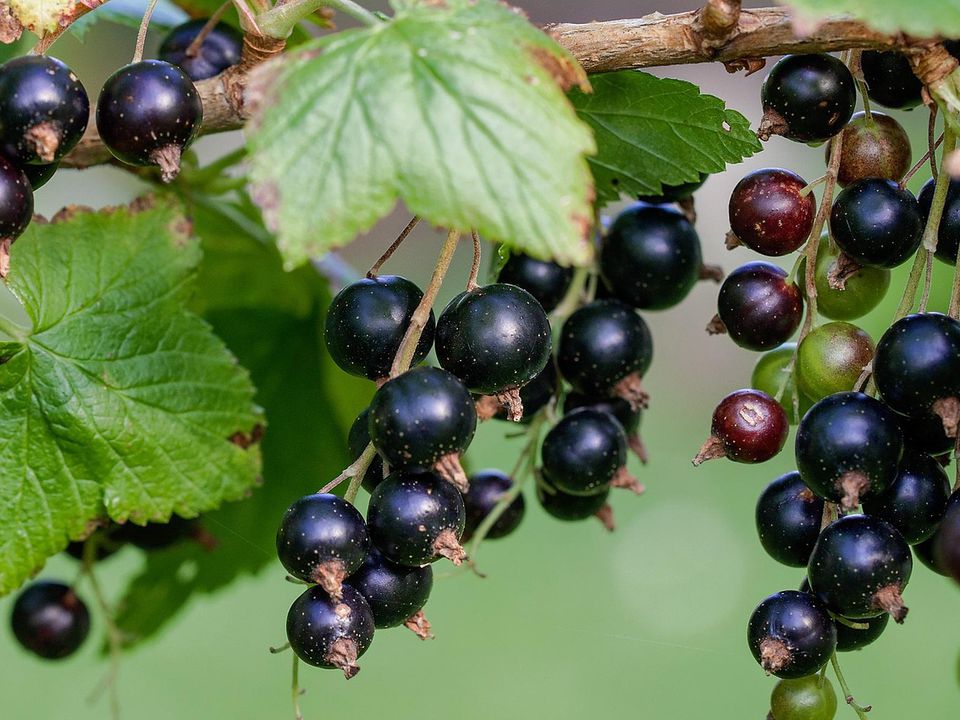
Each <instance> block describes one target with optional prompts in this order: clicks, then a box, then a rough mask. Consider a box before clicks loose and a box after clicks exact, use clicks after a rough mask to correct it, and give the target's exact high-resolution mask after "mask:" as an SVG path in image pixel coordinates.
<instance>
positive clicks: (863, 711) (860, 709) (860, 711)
mask: <svg viewBox="0 0 960 720" xmlns="http://www.w3.org/2000/svg"><path fill="white" fill-rule="evenodd" d="M830 665H831V666H832V667H833V672H834V674H835V675H836V676H837V682H838V683H840V690H841V691H842V692H843V698H844V700H846V702H847V705H849V706H850V707H851V708H853V711H854V712H855V713H856V714H857V717H858V718H860V720H867V713H868V712H869V711H870V709H871V708H870V706H869V705H867V706H863V705H860V704H858V703H857V701H856V700H854V698H853V694H852V693H851V692H850V686H849V685H847V679H846V678H845V677H844V676H843V671H842V670H841V669H840V660H839V659H838V658H837V653H836V652H834V653H833V655H831V656H830Z"/></svg>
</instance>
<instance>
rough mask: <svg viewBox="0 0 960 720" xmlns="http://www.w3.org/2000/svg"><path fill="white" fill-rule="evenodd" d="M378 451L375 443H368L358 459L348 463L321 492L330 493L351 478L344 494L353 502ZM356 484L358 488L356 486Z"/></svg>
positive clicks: (345, 497)
mask: <svg viewBox="0 0 960 720" xmlns="http://www.w3.org/2000/svg"><path fill="white" fill-rule="evenodd" d="M376 454H377V451H376V449H375V448H374V447H373V443H368V444H367V446H366V447H365V448H364V449H363V452H362V453H361V454H360V457H358V458H357V459H356V460H354V461H353V462H352V463H351V464H350V465H348V466H347V467H346V468H345V469H344V471H343V472H342V473H340V474H339V475H337V476H336V477H335V478H334V479H333V480H331V481H330V482H328V483H327V484H326V485H324V486H323V487H322V488H320V492H321V493H328V492H331V491H332V490H334V489H335V488H336V487H338V486H339V485H340V483H342V482H343V481H344V480H346V479H347V478H350V479H351V483H350V487H349V488H347V492H346V494H345V495H344V499H346V500H347V501H348V502H353V501H354V499H355V498H356V497H357V490H358V489H359V487H360V483H362V482H363V476H364V475H365V474H366V472H367V468H369V467H370V463H372V462H373V458H374V456H376ZM354 484H356V488H354ZM351 489H353V495H352V496H351V495H350V490H351Z"/></svg>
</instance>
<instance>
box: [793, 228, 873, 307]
mask: <svg viewBox="0 0 960 720" xmlns="http://www.w3.org/2000/svg"><path fill="white" fill-rule="evenodd" d="M806 272H807V265H806V259H803V258H801V260H800V265H799V267H798V270H797V277H800V278H802V277H806ZM814 282H815V284H816V287H817V312H819V313H820V314H821V315H823V316H824V317H825V318H829V319H830V320H856V319H857V318H859V317H863V316H864V315H866V314H867V313H868V312H870V311H871V310H873V309H874V308H875V307H876V306H877V305H879V304H880V301H881V300H883V297H884V295H886V294H887V289H888V288H889V287H890V271H889V270H887V269H886V268H877V267H860V266H858V265H857V264H856V263H853V264H851V261H850V260H849V258H847V257H846V256H845V255H844V256H842V257H841V253H840V249H839V248H837V247H835V246H833V244H832V243H831V242H830V239H829V238H828V237H827V236H826V235H824V236H823V237H822V238H821V239H820V244H819V245H818V246H817V264H816V267H815V268H814Z"/></svg>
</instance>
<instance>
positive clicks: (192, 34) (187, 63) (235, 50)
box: [157, 18, 243, 82]
mask: <svg viewBox="0 0 960 720" xmlns="http://www.w3.org/2000/svg"><path fill="white" fill-rule="evenodd" d="M208 20H209V18H201V19H199V20H190V21H189V22H185V23H183V24H182V25H177V27H175V28H173V29H172V30H171V31H170V32H169V34H168V35H167V37H165V38H164V40H163V42H162V43H160V49H159V50H158V51H157V56H158V57H159V58H160V59H161V60H163V61H164V62H168V63H170V64H171V65H176V66H177V67H179V68H180V69H181V70H183V71H184V72H185V73H186V74H187V75H189V76H190V79H191V80H193V81H194V82H196V81H197V80H206V79H207V78H211V77H213V76H214V75H219V74H220V73H222V72H223V71H224V70H226V69H227V68H228V67H230V66H232V65H236V64H237V63H238V62H240V53H241V52H242V51H243V35H241V34H240V33H239V32H238V31H237V30H235V29H234V28H232V27H231V26H230V25H227V24H226V23H222V22H219V23H217V24H216V25H214V26H213V29H211V30H210V32H209V33H208V34H207V36H206V37H205V38H204V39H203V40H202V41H201V43H200V47H199V48H197V51H196V52H195V53H192V54H190V55H188V54H187V50H189V49H190V46H191V45H192V44H193V41H194V40H196V39H197V36H198V35H199V34H200V32H201V31H202V30H203V29H204V28H205V27H206V25H207V22H208Z"/></svg>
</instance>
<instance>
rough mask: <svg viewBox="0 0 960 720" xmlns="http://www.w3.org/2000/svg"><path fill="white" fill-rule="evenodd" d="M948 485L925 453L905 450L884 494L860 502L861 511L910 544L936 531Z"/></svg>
mask: <svg viewBox="0 0 960 720" xmlns="http://www.w3.org/2000/svg"><path fill="white" fill-rule="evenodd" d="M949 497H950V482H949V480H947V473H946V472H945V471H944V469H943V467H942V466H941V465H940V463H938V462H937V461H936V460H934V459H933V458H932V457H930V456H929V455H927V454H926V453H920V452H916V451H913V450H908V451H907V452H905V453H904V454H903V458H902V459H901V460H900V469H899V471H898V472H897V478H896V479H895V480H894V481H893V484H892V485H890V487H888V488H887V490H886V492H884V493H882V494H881V495H876V496H873V497H870V498H867V499H865V500H864V501H863V511H864V512H865V513H867V514H868V515H872V516H874V517H878V518H880V519H881V520H886V521H887V522H888V523H890V524H891V525H893V526H894V527H895V528H896V529H897V530H899V531H900V534H901V535H903V538H904V540H906V541H907V542H908V543H910V544H911V545H915V544H916V543H919V542H923V541H924V540H926V539H927V538H929V537H930V536H931V535H933V532H934V530H936V529H937V525H939V524H940V521H941V520H942V519H943V514H944V512H945V511H946V509H947V499H948V498H949Z"/></svg>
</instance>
